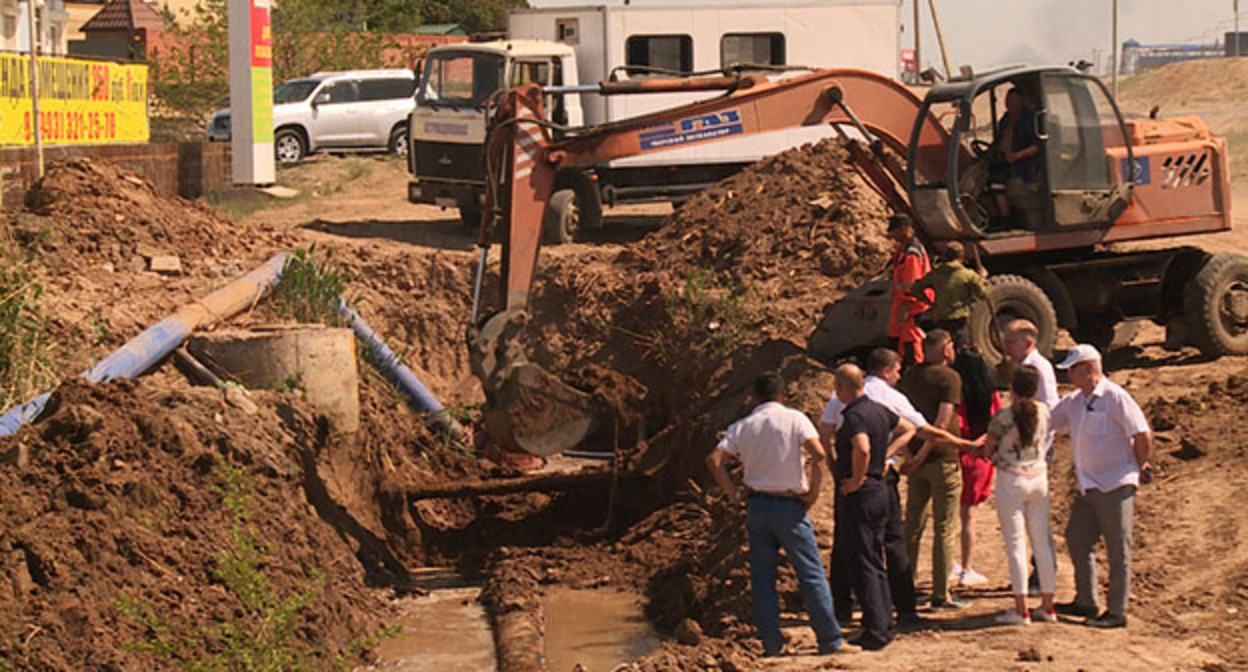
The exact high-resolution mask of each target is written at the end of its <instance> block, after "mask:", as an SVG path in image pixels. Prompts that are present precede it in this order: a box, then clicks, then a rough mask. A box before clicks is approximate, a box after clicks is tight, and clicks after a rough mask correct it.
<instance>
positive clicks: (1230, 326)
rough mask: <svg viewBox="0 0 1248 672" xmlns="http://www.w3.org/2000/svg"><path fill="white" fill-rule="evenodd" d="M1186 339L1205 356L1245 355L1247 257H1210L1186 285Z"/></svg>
mask: <svg viewBox="0 0 1248 672" xmlns="http://www.w3.org/2000/svg"><path fill="white" fill-rule="evenodd" d="M1185 298H1186V300H1185V301H1184V303H1185V305H1186V306H1187V309H1188V311H1189V312H1188V316H1187V317H1188V329H1189V334H1188V338H1189V340H1190V342H1191V343H1192V345H1195V346H1196V347H1197V348H1200V352H1201V354H1203V355H1205V356H1207V357H1220V356H1222V355H1248V258H1246V257H1243V256H1241V255H1238V254H1217V255H1214V256H1213V257H1211V258H1210V259H1209V260H1208V261H1207V262H1205V265H1204V266H1203V267H1201V269H1200V271H1198V272H1197V273H1196V276H1195V277H1193V278H1192V279H1191V280H1190V281H1188V284H1187V295H1186V297H1185Z"/></svg>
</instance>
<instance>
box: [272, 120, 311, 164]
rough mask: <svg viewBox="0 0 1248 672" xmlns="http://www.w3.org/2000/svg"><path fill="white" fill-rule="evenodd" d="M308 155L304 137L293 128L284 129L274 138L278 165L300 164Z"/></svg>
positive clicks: (274, 149) (274, 150)
mask: <svg viewBox="0 0 1248 672" xmlns="http://www.w3.org/2000/svg"><path fill="white" fill-rule="evenodd" d="M307 153H308V147H307V145H305V144H304V142H303V135H302V134H301V133H299V131H296V130H295V129H293V128H283V129H281V130H279V131H278V132H277V134H276V135H274V136H273V154H274V155H275V156H276V157H277V162H278V163H299V161H301V160H302V159H303V157H304V156H306V155H307Z"/></svg>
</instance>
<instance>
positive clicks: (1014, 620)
mask: <svg viewBox="0 0 1248 672" xmlns="http://www.w3.org/2000/svg"><path fill="white" fill-rule="evenodd" d="M992 620H993V621H994V622H995V623H996V624H997V625H1031V612H1026V613H1023V614H1020V613H1018V612H1017V611H1014V610H1013V609H1010V610H1009V611H1003V612H1001V613H999V614H997V617H996V618H994V619H992Z"/></svg>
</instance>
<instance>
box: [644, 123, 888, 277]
mask: <svg viewBox="0 0 1248 672" xmlns="http://www.w3.org/2000/svg"><path fill="white" fill-rule="evenodd" d="M846 159H847V157H846V153H845V151H844V150H843V149H841V147H840V146H839V144H838V143H837V141H835V140H825V141H823V142H820V143H818V144H810V145H804V146H802V147H798V148H795V149H791V150H788V151H786V152H782V153H780V154H776V155H775V156H772V157H769V158H767V159H764V160H762V161H760V162H758V163H757V164H755V165H753V166H750V167H749V168H746V169H745V170H743V171H741V172H739V173H737V174H736V175H734V176H732V177H730V178H728V179H726V180H724V181H722V182H720V183H718V184H716V185H715V186H713V187H711V188H710V189H707V190H705V191H703V192H701V193H699V194H698V195H697V196H695V197H693V198H692V199H690V200H689V202H688V203H685V204H684V205H683V206H682V207H681V208H680V209H679V210H677V211H676V212H675V213H673V214H672V216H671V217H670V218H669V219H668V220H667V221H666V222H664V224H663V227H662V228H661V229H659V230H658V231H656V232H654V233H652V234H650V235H649V236H646V238H645V240H643V241H642V243H641V245H640V246H639V250H638V254H639V255H641V256H644V257H646V258H647V259H646V262H647V263H645V264H644V266H645V267H647V268H650V269H665V270H669V271H671V272H674V273H676V274H678V275H684V274H687V273H688V272H690V271H691V270H692V269H696V268H707V269H712V270H714V271H715V272H717V273H722V274H725V275H726V276H728V277H730V278H732V279H733V280H735V281H737V282H740V283H743V284H747V285H750V286H751V288H754V289H756V290H757V291H758V292H759V297H758V298H759V300H760V301H770V300H772V299H773V298H777V297H778V298H796V297H801V298H803V299H806V300H808V298H809V296H811V292H812V290H818V289H841V290H844V289H847V288H849V287H852V286H855V285H857V284H858V283H860V282H862V281H863V280H866V279H868V278H870V277H871V276H872V275H873V274H874V273H876V272H878V271H879V270H880V269H881V268H883V266H884V264H885V263H886V262H887V259H888V250H889V248H890V244H889V242H888V239H887V238H886V236H885V231H884V229H885V220H886V219H887V217H888V211H887V209H886V208H885V206H884V203H883V201H882V200H881V199H880V198H879V197H878V196H877V195H876V194H875V193H874V192H872V191H871V190H870V189H869V188H868V187H867V186H866V185H865V184H864V183H863V182H862V180H861V179H860V178H859V177H858V175H857V173H856V172H855V171H854V169H853V167H852V166H850V165H848V164H847V163H846Z"/></svg>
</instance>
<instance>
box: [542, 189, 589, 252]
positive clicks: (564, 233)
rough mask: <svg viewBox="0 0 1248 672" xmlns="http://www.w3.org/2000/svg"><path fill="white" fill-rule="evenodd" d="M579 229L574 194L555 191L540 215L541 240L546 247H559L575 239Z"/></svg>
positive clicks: (572, 192)
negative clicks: (543, 212) (544, 210)
mask: <svg viewBox="0 0 1248 672" xmlns="http://www.w3.org/2000/svg"><path fill="white" fill-rule="evenodd" d="M578 228H580V211H579V210H578V209H577V207H576V192H575V191H573V190H571V189H563V190H560V191H556V192H555V193H554V194H553V195H551V197H550V200H549V201H548V202H547V203H546V212H545V214H543V215H542V240H543V242H545V243H546V244H547V245H561V244H563V243H570V242H572V241H573V240H575V239H576V231H577V229H578Z"/></svg>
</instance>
